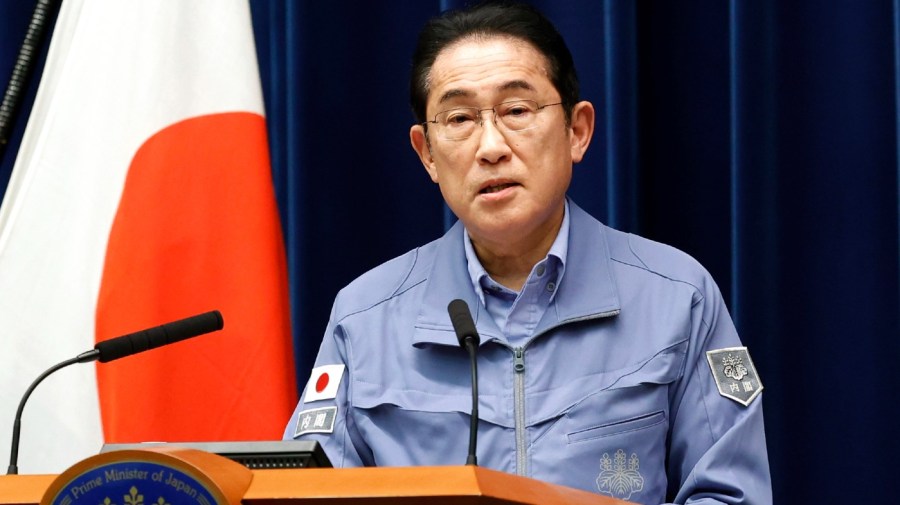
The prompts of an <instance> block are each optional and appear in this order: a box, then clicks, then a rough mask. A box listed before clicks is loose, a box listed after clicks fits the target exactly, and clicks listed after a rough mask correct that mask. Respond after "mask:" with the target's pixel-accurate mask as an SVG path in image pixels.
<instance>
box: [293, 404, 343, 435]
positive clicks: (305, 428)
mask: <svg viewBox="0 0 900 505" xmlns="http://www.w3.org/2000/svg"><path fill="white" fill-rule="evenodd" d="M336 417H337V407H323V408H321V409H310V410H304V411H302V412H300V413H299V414H297V429H296V430H294V438H296V437H299V436H300V435H304V434H306V433H334V420H335V418H336Z"/></svg>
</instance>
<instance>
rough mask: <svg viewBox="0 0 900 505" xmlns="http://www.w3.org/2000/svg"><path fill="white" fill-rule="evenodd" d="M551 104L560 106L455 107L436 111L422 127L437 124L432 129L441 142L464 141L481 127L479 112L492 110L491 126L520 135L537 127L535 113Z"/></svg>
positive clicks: (525, 102)
mask: <svg viewBox="0 0 900 505" xmlns="http://www.w3.org/2000/svg"><path fill="white" fill-rule="evenodd" d="M552 105H562V102H557V103H548V104H545V105H538V103H537V102H535V101H534V100H513V101H510V102H503V103H500V104H497V105H495V106H493V107H491V108H490V109H479V108H477V107H459V108H457V109H449V110H445V111H441V112H438V113H437V114H435V116H434V120H433V121H425V122H424V123H422V125H423V126H425V127H426V128H427V127H428V123H431V124H434V125H437V126H435V127H434V129H435V130H436V133H437V135H438V137H440V138H441V139H444V140H465V139H467V138H469V137H470V136H472V134H473V133H475V127H476V126H481V127H483V126H484V115H483V114H482V112H485V111H493V112H494V124H495V125H497V126H498V127H499V126H502V127H503V128H504V129H506V130H507V131H511V132H521V131H525V130H531V129H532V128H537V127H538V126H539V125H540V122H539V121H538V113H539V112H540V111H542V110H544V108H545V107H550V106H552Z"/></svg>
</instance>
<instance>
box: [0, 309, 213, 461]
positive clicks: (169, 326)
mask: <svg viewBox="0 0 900 505" xmlns="http://www.w3.org/2000/svg"><path fill="white" fill-rule="evenodd" d="M223 327H224V321H223V319H222V314H221V313H220V312H219V311H218V310H213V311H211V312H206V313H204V314H199V315H196V316H191V317H187V318H184V319H179V320H178V321H173V322H171V323H166V324H163V325H160V326H156V327H154V328H150V329H147V330H142V331H138V332H135V333H129V334H128V335H122V336H121V337H116V338H111V339H109V340H104V341H103V342H98V343H97V345H95V346H94V348H93V349H91V350H90V351H85V352H83V353H81V354H79V355H78V356H76V357H74V358H71V359H67V360H66V361H63V362H62V363H57V364H56V365H53V366H52V367H50V368H49V369H48V370H47V371H46V372H44V373H42V374H41V375H40V377H38V378H37V379H36V380H35V381H34V382H32V383H31V386H28V389H27V390H26V391H25V394H24V395H23V396H22V400H21V401H20V402H19V408H18V410H16V419H15V421H13V436H12V449H11V451H10V456H9V468H8V469H7V471H6V474H7V475H16V474H18V473H19V467H18V464H17V463H18V461H19V435H20V433H21V431H22V411H23V410H25V402H27V401H28V397H30V396H31V393H32V391H34V388H36V387H37V385H38V384H40V383H41V381H43V380H44V379H46V378H47V376H49V375H50V374H52V373H53V372H55V371H57V370H59V369H61V368H65V367H67V366H69V365H72V364H75V363H89V362H91V361H97V360H99V361H100V362H101V363H106V362H108V361H113V360H116V359H119V358H124V357H126V356H131V355H132V354H137V353H139V352H143V351H148V350H150V349H154V348H156V347H161V346H164V345H169V344H173V343H175V342H180V341H182V340H185V339H188V338H192V337H197V336H200V335H203V334H205V333H210V332H213V331H217V330H221V329H222V328H223Z"/></svg>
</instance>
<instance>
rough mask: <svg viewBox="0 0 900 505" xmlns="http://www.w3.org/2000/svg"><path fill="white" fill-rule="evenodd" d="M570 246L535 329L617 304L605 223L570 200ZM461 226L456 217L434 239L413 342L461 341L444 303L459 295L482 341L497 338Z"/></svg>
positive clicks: (613, 309) (611, 310) (612, 310)
mask: <svg viewBox="0 0 900 505" xmlns="http://www.w3.org/2000/svg"><path fill="white" fill-rule="evenodd" d="M569 210H570V211H571V221H570V223H569V237H568V240H569V251H568V258H567V262H566V273H567V275H566V276H565V278H564V279H563V281H562V282H561V283H560V285H559V288H558V291H557V293H556V296H555V298H554V300H553V302H552V303H551V304H550V306H549V307H548V308H547V312H545V313H544V317H543V319H542V320H541V322H540V323H539V324H538V326H537V328H536V329H535V335H537V334H540V333H543V332H545V331H548V330H550V329H552V328H554V327H556V326H559V325H561V324H565V323H567V322H572V321H580V320H585V319H592V318H596V317H605V316H608V315H613V314H617V313H618V312H619V310H620V305H619V296H618V291H617V289H616V285H615V279H614V277H613V273H612V268H611V265H610V254H609V245H608V243H607V233H606V227H605V226H604V225H603V224H601V223H600V222H599V221H597V220H596V219H594V218H593V217H591V216H590V215H589V214H588V213H587V212H585V211H583V210H582V209H581V208H580V207H578V206H577V205H575V203H574V202H572V201H571V200H570V201H569ZM464 234H465V228H464V227H463V225H462V223H461V222H459V221H457V222H456V224H454V225H453V227H452V228H450V230H449V231H448V232H447V233H446V234H444V236H443V237H442V238H441V239H440V240H438V244H437V249H436V251H435V257H434V263H433V265H432V267H431V272H430V274H429V276H428V280H427V281H426V283H425V292H424V294H423V298H422V304H421V305H420V308H419V315H418V317H417V319H416V328H415V334H414V335H413V345H414V346H416V347H421V346H423V345H425V344H441V345H452V346H456V345H459V342H458V340H457V339H456V334H455V333H454V331H453V326H452V325H451V323H450V316H449V315H448V314H447V305H448V304H449V303H450V301H451V300H454V299H456V298H460V299H462V300H463V301H465V302H466V303H467V304H468V305H469V309H470V310H471V311H472V318H473V319H474V320H475V326H476V328H477V329H478V332H479V334H481V342H482V343H484V342H487V341H489V340H491V339H492V338H499V337H500V335H501V332H500V330H499V329H498V328H497V325H496V324H495V323H494V320H493V319H492V318H491V316H490V314H488V312H487V310H486V309H485V308H484V306H483V305H482V303H481V301H480V300H479V298H478V295H477V294H476V293H475V288H474V287H473V286H472V282H471V278H470V276H469V272H468V269H467V265H466V255H465V250H464V247H465V246H464V243H463V240H464V238H465V236H464Z"/></svg>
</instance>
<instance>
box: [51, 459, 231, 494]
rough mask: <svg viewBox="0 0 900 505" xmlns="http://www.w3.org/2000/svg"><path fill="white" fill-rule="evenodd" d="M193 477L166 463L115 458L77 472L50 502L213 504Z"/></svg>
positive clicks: (207, 492) (205, 491) (204, 489)
mask: <svg viewBox="0 0 900 505" xmlns="http://www.w3.org/2000/svg"><path fill="white" fill-rule="evenodd" d="M215 502H216V500H215V499H214V498H213V497H212V495H211V494H210V492H209V491H207V490H206V488H205V487H204V486H203V485H202V484H200V483H199V482H197V481H196V480H195V479H194V478H193V477H191V476H190V475H187V474H185V473H183V472H180V471H178V470H177V469H174V468H172V467H169V466H165V465H160V464H157V463H147V462H139V461H131V462H129V461H119V462H115V463H110V464H108V465H103V466H98V467H96V468H94V469H92V470H89V471H87V472H85V473H83V474H81V475H78V476H77V477H75V478H74V479H72V480H71V482H69V483H68V484H66V485H65V486H63V489H62V490H61V492H60V493H58V494H57V495H56V497H55V498H54V499H53V501H51V502H50V503H51V505H85V504H88V505H213V504H214V503H215Z"/></svg>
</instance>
